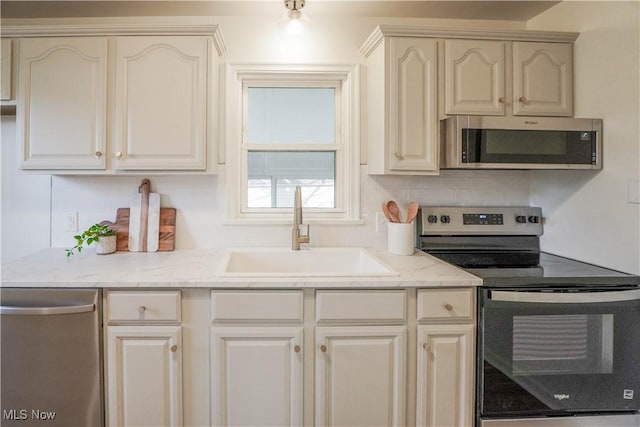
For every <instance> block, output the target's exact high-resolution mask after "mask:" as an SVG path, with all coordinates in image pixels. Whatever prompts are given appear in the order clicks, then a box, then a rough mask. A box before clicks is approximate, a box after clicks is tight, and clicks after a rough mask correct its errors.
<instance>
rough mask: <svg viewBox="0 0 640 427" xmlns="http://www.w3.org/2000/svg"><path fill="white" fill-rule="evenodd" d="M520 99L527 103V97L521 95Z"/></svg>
mask: <svg viewBox="0 0 640 427" xmlns="http://www.w3.org/2000/svg"><path fill="white" fill-rule="evenodd" d="M518 101H520V102H522V103H523V104H526V103H527V98H525V97H524V96H521V97H520V98H519V99H518Z"/></svg>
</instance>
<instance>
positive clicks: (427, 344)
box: [422, 342, 431, 351]
mask: <svg viewBox="0 0 640 427" xmlns="http://www.w3.org/2000/svg"><path fill="white" fill-rule="evenodd" d="M422 348H424V349H425V350H426V351H431V344H430V343H429V342H425V343H424V344H422Z"/></svg>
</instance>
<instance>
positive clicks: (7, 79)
mask: <svg viewBox="0 0 640 427" xmlns="http://www.w3.org/2000/svg"><path fill="white" fill-rule="evenodd" d="M0 43H2V45H1V48H0V101H9V100H11V99H12V95H13V93H12V90H11V82H12V79H11V74H12V71H13V70H12V61H11V59H12V56H11V55H12V49H11V39H1V40H0Z"/></svg>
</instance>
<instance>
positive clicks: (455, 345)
mask: <svg viewBox="0 0 640 427" xmlns="http://www.w3.org/2000/svg"><path fill="white" fill-rule="evenodd" d="M474 307H475V290H474V289H471V288H455V289H420V290H418V294H417V320H418V322H419V324H418V326H417V328H418V331H417V332H418V333H417V345H416V350H417V357H416V364H417V366H416V377H417V381H416V384H417V393H416V425H417V426H424V427H471V426H473V417H474V372H475V369H474V365H475V310H474ZM420 323H425V324H420Z"/></svg>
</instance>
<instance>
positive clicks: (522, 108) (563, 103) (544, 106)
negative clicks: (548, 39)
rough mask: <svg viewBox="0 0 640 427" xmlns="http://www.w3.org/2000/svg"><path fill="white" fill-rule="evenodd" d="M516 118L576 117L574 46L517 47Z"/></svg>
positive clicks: (553, 44)
mask: <svg viewBox="0 0 640 427" xmlns="http://www.w3.org/2000/svg"><path fill="white" fill-rule="evenodd" d="M513 114H514V115H523V116H527V115H528V116H572V115H573V49H572V45H571V44H567V43H532V42H514V43H513Z"/></svg>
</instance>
